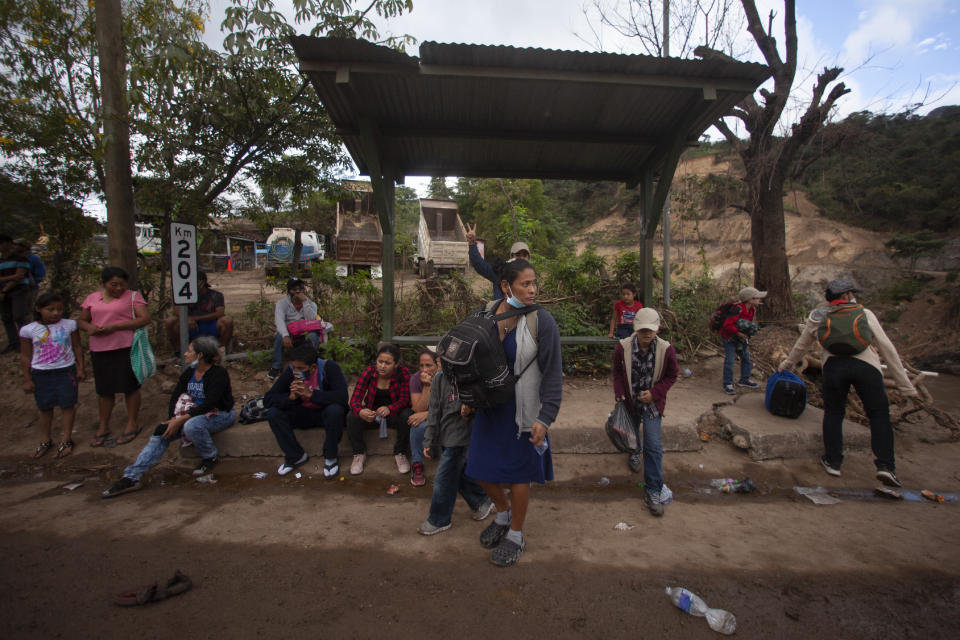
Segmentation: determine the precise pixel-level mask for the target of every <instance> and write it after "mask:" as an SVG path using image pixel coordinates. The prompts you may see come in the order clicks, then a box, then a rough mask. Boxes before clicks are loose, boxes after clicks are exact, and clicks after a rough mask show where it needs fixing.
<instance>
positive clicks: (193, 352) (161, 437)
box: [102, 336, 237, 498]
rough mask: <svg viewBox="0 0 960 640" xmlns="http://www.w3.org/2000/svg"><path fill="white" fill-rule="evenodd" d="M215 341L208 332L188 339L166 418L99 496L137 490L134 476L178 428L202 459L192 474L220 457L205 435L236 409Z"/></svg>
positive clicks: (226, 423)
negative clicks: (188, 344) (183, 365)
mask: <svg viewBox="0 0 960 640" xmlns="http://www.w3.org/2000/svg"><path fill="white" fill-rule="evenodd" d="M219 346H220V344H219V342H217V339H216V338H214V337H212V336H200V337H199V338H197V339H195V340H194V341H193V342H191V343H190V347H189V348H188V349H187V352H186V353H185V354H184V360H185V361H186V363H187V366H186V368H185V369H184V371H183V373H182V374H181V375H180V380H178V381H177V386H176V387H175V388H174V390H173V393H172V394H170V407H169V415H170V419H169V420H167V421H165V422H161V423H160V424H159V425H157V428H156V429H155V430H154V432H153V435H152V436H151V437H150V440H148V441H147V445H146V446H145V447H144V448H143V451H141V452H140V455H139V456H137V461H136V462H134V463H133V464H132V465H130V466H129V467H127V468H126V469H124V471H123V477H122V478H120V480H118V481H117V482H115V483H114V484H113V486H112V487H110V488H109V489H107V490H106V491H104V492H103V494H102V495H103V497H104V498H113V497H116V496H119V495H121V494H124V493H127V492H130V491H136V490H137V489H140V478H141V477H143V474H144V473H146V472H147V471H149V470H150V468H151V467H152V466H153V465H155V464H157V463H158V462H159V461H160V458H162V457H163V453H164V452H165V451H166V450H167V447H168V446H170V442H171V441H172V440H173V439H174V438H176V437H177V436H178V435H180V431H181V429H182V430H183V435H184V436H185V437H187V438H188V439H189V441H190V442H191V443H192V444H193V445H194V446H196V447H197V451H198V452H199V453H200V455H201V456H202V458H203V459H202V460H201V461H200V464H199V465H198V466H197V468H196V469H194V470H193V475H195V476H202V475H204V474H206V473H208V472H209V471H210V470H211V469H212V468H213V467H214V466H215V465H216V464H217V463H218V462H219V461H220V459H219V457H218V456H217V447H216V446H215V445H214V444H213V438H212V437H211V434H214V433H216V432H218V431H223V430H224V429H226V428H227V427H229V426H230V425H232V424H233V422H234V420H235V419H236V417H237V414H236V412H235V411H234V409H233V391H232V390H231V388H230V374H229V373H227V370H226V369H224V368H223V367H221V366H220V365H219V364H217V361H218V360H219V358H220V352H219Z"/></svg>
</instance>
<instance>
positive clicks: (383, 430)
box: [377, 416, 387, 439]
mask: <svg viewBox="0 0 960 640" xmlns="http://www.w3.org/2000/svg"><path fill="white" fill-rule="evenodd" d="M377 423H378V424H379V425H380V438H381V439H383V438H386V437H387V419H386V418H384V417H383V416H377Z"/></svg>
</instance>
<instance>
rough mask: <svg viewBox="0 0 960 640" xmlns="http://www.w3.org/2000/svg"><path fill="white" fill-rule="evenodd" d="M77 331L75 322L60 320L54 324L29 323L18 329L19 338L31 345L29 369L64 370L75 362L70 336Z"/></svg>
mask: <svg viewBox="0 0 960 640" xmlns="http://www.w3.org/2000/svg"><path fill="white" fill-rule="evenodd" d="M76 330H77V321H76V320H70V319H69V318H61V319H60V321H59V322H57V323H56V324H42V323H40V322H31V323H30V324H28V325H27V326H25V327H21V329H20V337H21V338H24V339H26V340H30V341H31V342H32V343H33V361H32V362H31V363H30V368H31V369H37V370H38V371H50V370H52V369H64V368H66V367H69V366H71V365H73V364H74V362H76V360H75V358H74V355H73V347H72V345H71V344H70V334H72V333H73V332H74V331H76Z"/></svg>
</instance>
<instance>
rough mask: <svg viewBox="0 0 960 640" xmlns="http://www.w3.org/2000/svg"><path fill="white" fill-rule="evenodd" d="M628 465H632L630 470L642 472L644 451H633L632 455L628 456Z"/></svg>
mask: <svg viewBox="0 0 960 640" xmlns="http://www.w3.org/2000/svg"><path fill="white" fill-rule="evenodd" d="M627 466H628V467H630V471H633V472H634V473H640V472H641V471H642V470H643V451H634V452H633V453H631V454H630V457H629V458H627Z"/></svg>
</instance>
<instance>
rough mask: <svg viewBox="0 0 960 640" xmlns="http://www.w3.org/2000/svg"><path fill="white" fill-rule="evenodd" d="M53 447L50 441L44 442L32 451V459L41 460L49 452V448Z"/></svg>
mask: <svg viewBox="0 0 960 640" xmlns="http://www.w3.org/2000/svg"><path fill="white" fill-rule="evenodd" d="M52 446H53V441H52V440H47V441H46V442H41V443H40V445H39V446H38V447H37V448H36V449H35V450H34V452H33V457H34V458H42V457H43V456H45V455H47V451H50V447H52Z"/></svg>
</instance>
